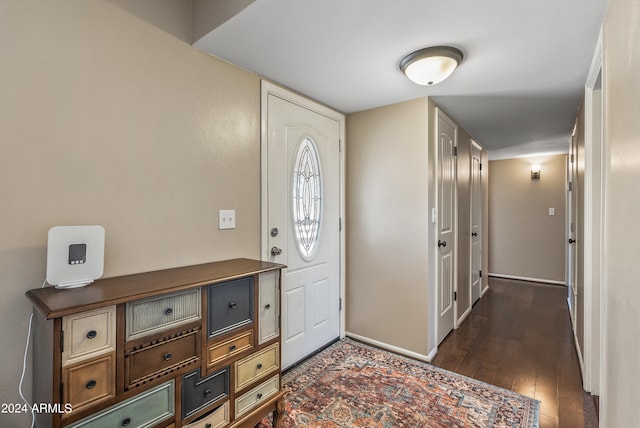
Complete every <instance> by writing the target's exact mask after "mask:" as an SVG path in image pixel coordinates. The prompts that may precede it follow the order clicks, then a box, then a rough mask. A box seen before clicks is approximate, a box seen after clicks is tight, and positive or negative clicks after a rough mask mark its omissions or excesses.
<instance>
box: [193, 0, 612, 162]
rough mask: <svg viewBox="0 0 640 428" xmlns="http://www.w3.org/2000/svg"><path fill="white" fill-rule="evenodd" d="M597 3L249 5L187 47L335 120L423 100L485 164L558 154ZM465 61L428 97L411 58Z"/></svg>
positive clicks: (303, 0) (332, 1) (315, 1)
mask: <svg viewBox="0 0 640 428" xmlns="http://www.w3.org/2000/svg"><path fill="white" fill-rule="evenodd" d="M606 5H607V1H606V0H449V1H443V0H257V1H255V2H254V3H252V4H251V5H249V6H248V7H247V8H245V9H244V10H242V11H241V12H240V13H238V14H237V15H236V16H234V17H233V18H231V19H230V20H229V21H227V22H226V23H224V24H222V25H221V26H220V27H218V28H216V29H214V30H213V31H211V32H210V33H209V34H207V35H205V36H204V37H203V38H201V39H200V40H198V41H196V43H195V44H194V45H195V46H196V47H198V48H200V49H202V50H205V51H207V52H210V53H211V54H213V55H215V56H217V57H220V58H222V59H225V60H227V61H229V62H231V63H233V64H236V65H238V66H240V67H243V68H245V69H247V70H250V71H252V72H255V73H257V74H259V75H261V76H264V77H266V78H268V79H271V80H273V81H275V82H278V83H280V84H282V85H285V86H287V87H289V88H291V89H294V90H296V91H298V92H301V93H303V94H305V95H307V96H309V97H311V98H314V99H316V100H318V101H320V102H322V103H324V104H326V105H328V106H330V107H333V108H334V109H337V110H339V111H342V112H344V113H352V112H357V111H361V110H366V109H370V108H373V107H379V106H383V105H387V104H392V103H396V102H400V101H405V100H409V99H413V98H418V97H423V96H432V97H433V98H434V100H435V101H436V103H437V104H438V105H439V106H440V107H442V109H443V110H445V111H446V112H447V114H448V115H449V116H451V117H452V118H453V119H454V120H455V121H456V122H457V123H458V124H459V125H460V126H462V127H463V128H465V129H466V130H467V131H468V132H469V133H470V134H471V135H472V136H473V137H474V138H475V139H477V140H478V141H479V142H480V143H481V144H482V145H484V146H485V147H486V148H487V149H488V150H489V152H490V156H491V158H492V159H499V158H506V157H515V156H520V155H526V154H533V153H536V154H537V153H559V152H565V153H566V151H567V144H568V140H569V136H570V134H571V130H572V128H573V123H574V121H575V116H576V113H577V110H578V107H579V104H580V100H581V98H582V93H583V88H584V83H585V81H586V77H587V73H588V70H589V66H590V64H591V59H592V56H593V52H594V50H595V45H596V41H597V38H598V33H599V31H600V25H601V23H602V20H603V17H604V13H605V10H606ZM434 45H451V46H455V47H457V48H459V49H460V50H462V51H463V53H464V55H465V58H464V60H463V62H462V64H461V65H460V67H459V68H458V69H457V70H456V71H455V72H454V74H453V75H452V76H451V77H450V78H449V79H448V80H445V81H444V82H442V83H440V84H438V85H435V86H430V87H422V86H418V85H416V84H414V83H412V82H410V81H409V80H408V79H407V78H406V77H405V76H404V75H403V74H402V72H401V71H400V70H399V68H398V63H399V62H400V60H401V59H402V57H403V56H404V55H406V54H408V53H410V52H412V51H414V50H416V49H419V48H422V47H427V46H434Z"/></svg>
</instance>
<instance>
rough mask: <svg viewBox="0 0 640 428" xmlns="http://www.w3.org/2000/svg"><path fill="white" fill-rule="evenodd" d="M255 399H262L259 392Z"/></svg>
mask: <svg viewBox="0 0 640 428" xmlns="http://www.w3.org/2000/svg"><path fill="white" fill-rule="evenodd" d="M256 397H258V400H259V399H261V398H262V393H261V392H259V393H258V395H256Z"/></svg>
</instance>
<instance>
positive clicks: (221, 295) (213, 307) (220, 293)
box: [207, 276, 253, 337]
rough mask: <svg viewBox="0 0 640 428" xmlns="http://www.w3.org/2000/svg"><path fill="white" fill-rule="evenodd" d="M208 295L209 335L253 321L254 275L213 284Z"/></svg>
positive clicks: (221, 332)
mask: <svg viewBox="0 0 640 428" xmlns="http://www.w3.org/2000/svg"><path fill="white" fill-rule="evenodd" d="M208 290H209V295H208V296H207V297H208V303H207V304H208V307H209V308H208V312H209V313H208V317H207V318H208V319H207V321H208V327H207V328H208V332H209V337H213V336H217V335H219V334H223V333H226V332H228V331H231V330H233V329H235V328H239V327H242V326H245V325H249V324H251V323H252V322H253V277H252V276H251V277H247V278H241V279H236V280H234V281H229V282H223V283H220V284H212V285H210V286H209V289H208Z"/></svg>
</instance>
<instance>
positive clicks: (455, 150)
mask: <svg viewBox="0 0 640 428" xmlns="http://www.w3.org/2000/svg"><path fill="white" fill-rule="evenodd" d="M453 155H454V156H458V146H453Z"/></svg>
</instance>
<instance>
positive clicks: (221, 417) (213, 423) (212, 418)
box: [183, 401, 229, 428]
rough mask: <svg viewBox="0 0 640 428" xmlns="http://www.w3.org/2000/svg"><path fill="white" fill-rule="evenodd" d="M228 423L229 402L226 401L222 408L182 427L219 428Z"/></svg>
mask: <svg viewBox="0 0 640 428" xmlns="http://www.w3.org/2000/svg"><path fill="white" fill-rule="evenodd" d="M228 423H229V402H228V401H226V402H225V403H224V404H223V405H222V406H220V407H218V408H217V409H215V410H214V411H213V412H211V413H209V414H208V415H205V416H204V417H202V418H200V419H199V420H197V421H195V422H192V423H190V424H189V425H183V428H221V427H223V426H225V425H227V424H228Z"/></svg>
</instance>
